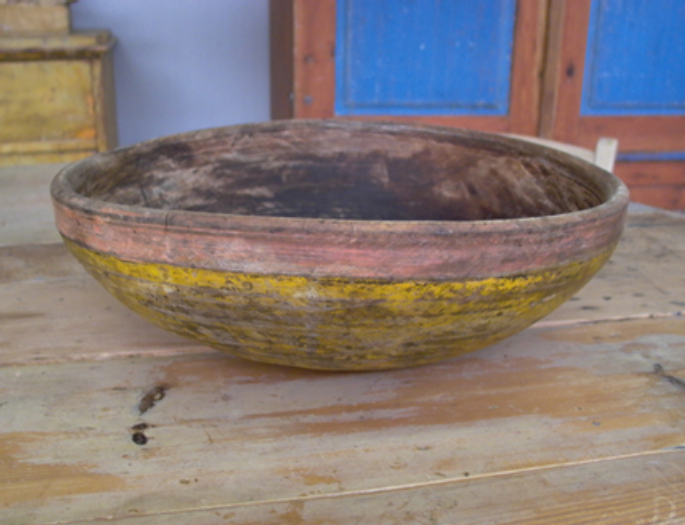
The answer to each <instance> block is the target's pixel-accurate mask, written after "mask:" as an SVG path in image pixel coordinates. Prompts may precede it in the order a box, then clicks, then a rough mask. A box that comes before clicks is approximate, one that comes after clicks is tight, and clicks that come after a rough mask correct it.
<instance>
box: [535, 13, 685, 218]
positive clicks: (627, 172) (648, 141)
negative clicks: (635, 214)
mask: <svg viewBox="0 0 685 525" xmlns="http://www.w3.org/2000/svg"><path fill="white" fill-rule="evenodd" d="M591 3H592V0H550V7H549V28H550V29H549V35H548V44H547V45H548V47H547V54H546V62H545V76H544V81H543V103H542V110H541V121H540V135H541V136H543V137H547V138H552V139H555V140H559V141H562V142H569V143H572V144H578V145H581V146H585V147H588V148H593V147H594V145H595V144H596V143H597V139H598V138H600V137H615V138H617V139H618V140H619V149H620V152H622V153H626V152H667V151H685V116H607V117H605V116H583V115H581V110H580V108H581V98H582V90H583V72H584V70H585V53H586V47H587V39H588V26H589V20H590V8H591ZM615 173H616V174H617V175H618V176H619V177H620V178H621V179H623V181H624V182H625V183H626V184H627V185H628V186H629V188H630V192H631V198H632V199H633V200H634V201H636V202H642V203H645V204H651V205H653V206H659V207H663V208H669V209H685V162H676V161H670V162H669V161H641V162H619V163H617V164H616V168H615Z"/></svg>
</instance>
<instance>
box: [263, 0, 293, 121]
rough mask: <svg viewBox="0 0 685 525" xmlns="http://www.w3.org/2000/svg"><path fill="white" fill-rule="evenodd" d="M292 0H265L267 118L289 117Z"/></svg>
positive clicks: (290, 99) (290, 102)
mask: <svg viewBox="0 0 685 525" xmlns="http://www.w3.org/2000/svg"><path fill="white" fill-rule="evenodd" d="M293 12H294V3H293V0H270V1H269V31H270V34H269V35H270V36H269V46H270V47H269V50H270V57H271V58H270V61H269V66H270V73H271V74H270V79H271V118H272V119H282V118H293V100H294V98H295V85H294V82H295V81H294V68H295V63H294V55H295V48H294V45H295V34H294V29H295V22H294V19H293Z"/></svg>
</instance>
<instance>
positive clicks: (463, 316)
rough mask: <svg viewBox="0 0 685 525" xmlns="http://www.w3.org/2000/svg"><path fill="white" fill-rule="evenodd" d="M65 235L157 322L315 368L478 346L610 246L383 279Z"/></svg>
mask: <svg viewBox="0 0 685 525" xmlns="http://www.w3.org/2000/svg"><path fill="white" fill-rule="evenodd" d="M66 244H67V246H68V247H69V249H70V250H71V252H72V253H73V254H74V255H75V256H76V257H77V258H78V260H79V261H80V262H81V263H82V264H83V265H84V267H85V268H86V269H87V270H88V271H89V272H90V273H91V274H92V275H93V276H94V277H95V278H96V279H97V280H98V281H99V282H100V283H101V284H102V285H103V286H104V287H105V288H106V289H107V290H108V291H109V292H110V293H112V294H113V295H114V296H115V297H117V298H118V299H119V300H120V301H121V302H122V303H124V304H125V305H126V306H128V307H129V308H131V309H132V310H134V311H135V312H137V313H138V314H140V315H141V316H143V317H144V318H146V319H148V320H150V321H152V322H153V323H155V324H157V325H159V326H161V327H162V328H165V329H167V330H170V331H172V332H175V333H177V334H180V335H182V336H186V337H189V338H192V339H195V340H197V341H200V342H202V343H204V344H206V345H208V346H211V347H214V348H216V349H219V350H222V351H226V352H228V353H230V354H233V355H236V356H239V357H242V358H247V359H252V360H256V361H262V362H267V363H274V364H279V365H289V366H298V367H303V368H311V369H320V370H381V369H390V368H400V367H409V366H415V365H421V364H425V363H430V362H433V361H438V360H442V359H446V358H449V357H454V356H458V355H460V354H464V353H467V352H471V351H474V350H478V349H480V348H483V347H485V346H488V345H490V344H492V343H495V342H496V341H499V340H501V339H503V338H505V337H508V336H510V335H512V334H514V333H516V332H519V331H521V330H523V329H524V328H526V327H527V326H529V325H530V324H532V323H533V322H535V321H537V320H538V319H540V318H542V317H544V316H545V315H547V314H548V313H550V312H551V311H552V310H554V309H555V308H557V307H558V306H559V305H560V304H562V303H563V302H564V301H566V300H567V299H568V298H569V297H571V296H572V295H573V294H574V293H575V292H576V291H577V290H578V289H579V288H580V287H582V286H583V285H584V284H585V283H586V282H587V281H588V280H589V279H590V278H591V277H592V276H593V275H594V274H595V273H596V272H597V271H598V270H599V268H601V266H602V265H603V264H604V263H605V262H606V260H607V259H608V258H609V256H610V255H611V252H612V250H613V246H610V247H607V249H606V250H605V251H604V252H602V253H600V254H598V255H595V256H594V257H592V258H589V259H586V260H578V261H574V262H572V263H567V264H560V265H558V266H556V267H554V268H549V269H546V270H538V271H531V272H528V273H522V274H518V275H515V276H500V277H488V278H480V279H461V280H447V281H444V280H443V281H427V280H399V281H392V280H387V279H385V280H383V279H349V278H340V277H323V278H322V277H319V278H315V277H302V276H286V275H259V274H247V273H237V272H226V271H221V270H206V269H197V268H187V267H179V266H173V265H169V264H159V263H145V262H130V261H124V260H122V259H120V258H117V257H115V256H112V255H108V254H104V253H101V252H98V251H95V250H92V249H88V248H85V247H83V246H80V245H78V244H76V243H74V242H73V241H69V240H66Z"/></svg>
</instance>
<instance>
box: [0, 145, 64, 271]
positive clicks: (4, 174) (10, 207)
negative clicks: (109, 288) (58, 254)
mask: <svg viewBox="0 0 685 525" xmlns="http://www.w3.org/2000/svg"><path fill="white" fill-rule="evenodd" d="M2 158H3V157H2V156H0V163H1V162H2V160H1V159H2ZM63 166H64V165H62V164H59V165H48V166H39V167H38V166H22V167H14V168H5V169H3V170H1V171H0V247H2V246H11V245H13V244H29V243H30V244H36V243H38V244H40V243H47V242H61V238H60V236H59V233H58V232H57V228H56V227H55V219H54V216H53V214H52V204H51V202H50V182H51V181H52V178H53V177H54V176H55V175H56V174H57V172H58V171H59V170H60V169H61V168H62V167H63ZM1 264H2V263H1V262H0V265H1Z"/></svg>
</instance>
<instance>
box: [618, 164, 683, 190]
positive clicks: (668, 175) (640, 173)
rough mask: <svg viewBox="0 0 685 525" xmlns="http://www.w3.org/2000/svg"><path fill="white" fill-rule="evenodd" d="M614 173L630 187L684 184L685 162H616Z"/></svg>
mask: <svg viewBox="0 0 685 525" xmlns="http://www.w3.org/2000/svg"><path fill="white" fill-rule="evenodd" d="M615 173H616V175H617V176H619V177H620V178H621V179H622V180H623V182H625V183H626V184H627V185H628V186H630V187H631V188H634V187H636V186H680V185H683V184H685V162H664V161H644V162H618V163H617V164H616V170H615Z"/></svg>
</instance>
